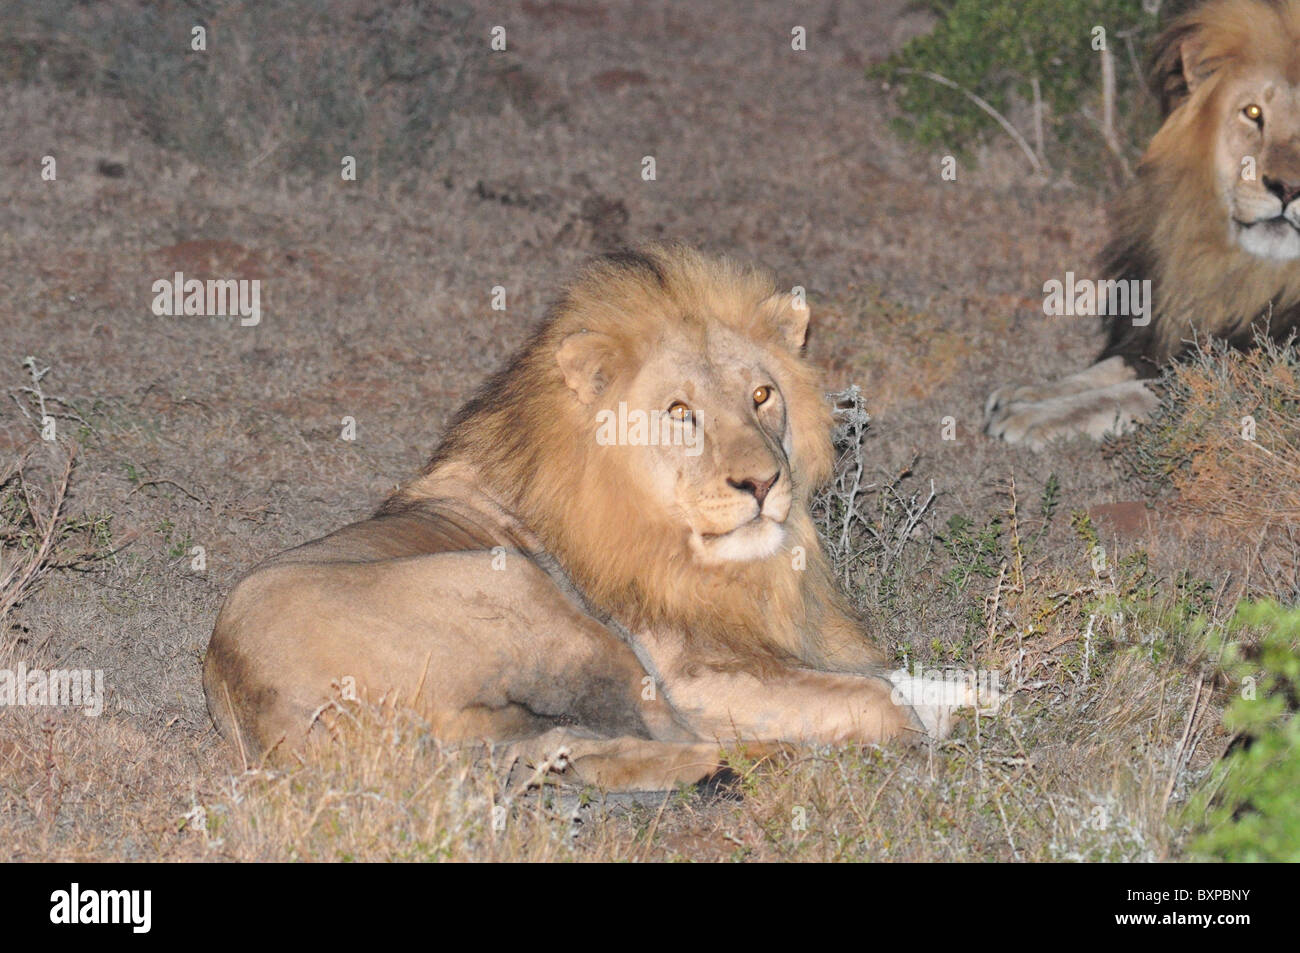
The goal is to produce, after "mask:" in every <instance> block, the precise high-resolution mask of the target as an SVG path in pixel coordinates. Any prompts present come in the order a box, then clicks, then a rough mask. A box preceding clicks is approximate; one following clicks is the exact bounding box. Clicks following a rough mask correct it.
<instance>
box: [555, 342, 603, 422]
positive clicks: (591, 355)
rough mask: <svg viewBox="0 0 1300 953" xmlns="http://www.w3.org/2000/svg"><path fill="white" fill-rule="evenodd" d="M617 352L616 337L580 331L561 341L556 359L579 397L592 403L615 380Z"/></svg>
mask: <svg viewBox="0 0 1300 953" xmlns="http://www.w3.org/2000/svg"><path fill="white" fill-rule="evenodd" d="M614 354H615V345H614V340H613V338H611V337H610V336H609V335H607V334H598V333H596V332H594V331H578V332H576V333H574V334H570V335H569V336H568V337H566V338H565V339H564V340H563V341H561V342H560V347H559V349H558V350H557V351H556V352H555V360H556V362H557V363H558V364H559V365H560V370H561V371H563V372H564V382H565V383H566V384H568V385H569V387H570V388H571V389H572V390H573V392H574V393H575V394H577V395H578V400H580V401H582V402H583V403H584V404H590V403H591V402H592V401H593V400H595V399H596V398H597V397H598V396H599V395H600V393H601V392H602V391H603V390H604V389H605V388H606V387H608V386H609V382H610V381H611V380H612V379H613V376H614Z"/></svg>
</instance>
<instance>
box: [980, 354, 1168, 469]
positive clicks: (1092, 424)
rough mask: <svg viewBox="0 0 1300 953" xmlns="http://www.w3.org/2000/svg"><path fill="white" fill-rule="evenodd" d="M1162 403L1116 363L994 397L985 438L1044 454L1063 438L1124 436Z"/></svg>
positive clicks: (988, 409) (1100, 364)
mask: <svg viewBox="0 0 1300 953" xmlns="http://www.w3.org/2000/svg"><path fill="white" fill-rule="evenodd" d="M1157 403H1158V400H1157V398H1156V396H1155V394H1153V393H1152V392H1151V391H1150V390H1149V389H1148V388H1147V386H1146V385H1145V384H1144V383H1143V382H1142V381H1140V380H1138V379H1137V376H1136V374H1135V373H1134V371H1133V369H1132V368H1130V367H1129V366H1128V365H1127V364H1125V363H1124V360H1123V359H1122V358H1119V357H1111V358H1107V359H1106V360H1104V361H1099V362H1098V363H1096V364H1094V365H1092V366H1091V367H1089V368H1087V369H1086V370H1083V371H1080V372H1079V373H1077V374H1071V375H1070V376H1069V377H1065V378H1062V379H1061V380H1058V381H1054V382H1052V383H1049V384H1044V385H1041V386H1034V387H1016V388H1002V389H999V390H996V391H994V392H993V393H992V394H990V395H989V398H988V401H987V402H986V403H985V406H984V432H985V433H986V434H988V435H989V436H991V437H996V438H998V439H1001V440H1005V441H1006V442H1007V443H1020V444H1025V445H1027V446H1029V447H1031V448H1033V449H1035V450H1041V449H1042V448H1043V447H1044V446H1045V445H1046V444H1047V443H1048V441H1050V440H1053V439H1055V438H1057V437H1068V436H1073V435H1076V434H1086V435H1087V436H1089V437H1091V438H1093V439H1094V440H1098V439H1100V438H1101V437H1102V436H1104V435H1105V434H1108V433H1123V432H1125V431H1127V430H1129V429H1130V428H1131V427H1132V426H1133V425H1134V424H1135V423H1137V422H1138V421H1141V420H1145V419H1146V418H1147V417H1149V416H1150V415H1151V413H1152V411H1154V410H1155V408H1156V404H1157Z"/></svg>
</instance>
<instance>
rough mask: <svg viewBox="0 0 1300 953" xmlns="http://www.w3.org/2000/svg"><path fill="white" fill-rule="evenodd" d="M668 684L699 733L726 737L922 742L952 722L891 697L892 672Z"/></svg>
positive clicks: (704, 675)
mask: <svg viewBox="0 0 1300 953" xmlns="http://www.w3.org/2000/svg"><path fill="white" fill-rule="evenodd" d="M666 687H667V691H668V695H669V701H670V703H671V704H672V705H673V707H674V709H675V710H676V711H677V712H678V713H679V714H680V715H681V717H682V718H683V719H684V720H685V721H686V722H687V724H689V725H690V726H691V728H692V729H693V730H694V731H695V732H696V733H697V734H699V735H700V736H702V737H705V738H715V739H718V740H720V741H723V742H727V741H760V742H762V741H768V742H791V743H810V744H835V743H839V742H853V741H856V742H862V743H866V744H875V743H879V742H883V741H888V740H890V739H895V738H897V739H902V740H909V741H920V740H923V739H924V738H925V737H927V736H931V737H934V736H941V735H942V734H943V733H945V732H946V731H947V729H948V726H949V722H948V721H947V720H943V719H940V718H939V717H937V716H936V717H934V718H931V719H930V720H929V723H927V721H926V720H925V719H923V718H921V717H919V715H918V713H917V712H915V711H913V709H912V708H911V707H910V706H908V705H907V704H905V703H900V702H898V701H897V700H896V699H895V697H893V696H894V691H893V685H892V684H891V682H890V681H889V680H888V679H887V678H884V677H878V676H872V675H844V674H838V673H831V672H817V671H812V670H810V669H797V668H790V669H783V670H782V671H780V672H778V673H775V674H766V675H758V674H749V673H745V672H717V671H708V670H701V671H698V672H696V673H694V674H692V675H688V676H682V677H679V678H676V679H670V680H669V681H668V683H667V686H666Z"/></svg>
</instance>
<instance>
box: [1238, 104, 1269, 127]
mask: <svg viewBox="0 0 1300 953" xmlns="http://www.w3.org/2000/svg"><path fill="white" fill-rule="evenodd" d="M1241 113H1242V115H1243V116H1245V117H1246V118H1247V119H1249V120H1250V121H1251V122H1257V123H1259V124H1260V125H1263V124H1264V110H1262V109H1260V108H1259V106H1257V105H1256V104H1255V103H1251V104H1250V105H1249V106H1247V107H1246V108H1245V109H1243V110H1242V111H1241Z"/></svg>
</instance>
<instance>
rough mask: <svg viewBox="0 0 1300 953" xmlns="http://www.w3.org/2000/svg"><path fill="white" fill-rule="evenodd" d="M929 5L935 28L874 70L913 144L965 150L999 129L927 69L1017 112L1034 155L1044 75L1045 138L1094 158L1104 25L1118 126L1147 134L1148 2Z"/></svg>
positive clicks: (1006, 0) (1018, 0)
mask: <svg viewBox="0 0 1300 953" xmlns="http://www.w3.org/2000/svg"><path fill="white" fill-rule="evenodd" d="M925 5H926V6H928V7H930V8H931V9H932V10H934V12H935V13H936V14H937V15H938V16H939V23H938V25H937V26H936V27H935V29H934V30H933V31H932V32H930V33H928V34H926V35H924V36H919V37H917V38H915V39H914V40H912V41H911V42H909V43H908V44H907V45H906V46H904V47H903V48H902V49H901V50H900V51H899V52H898V53H897V54H895V55H894V56H892V57H890V58H889V59H888V60H886V61H885V62H884V63H882V64H880V65H879V66H877V67H875V68H874V69H873V70H872V72H873V74H874V75H875V76H877V77H878V78H881V79H884V80H887V81H888V82H889V83H890V84H891V86H894V87H897V89H898V96H897V103H898V106H899V108H900V116H899V118H898V119H897V120H896V123H895V124H896V128H897V129H898V131H900V132H901V133H902V134H903V135H905V136H907V137H909V138H911V139H913V140H914V141H916V142H918V143H920V144H922V145H925V146H930V147H935V148H942V149H945V150H948V151H950V152H952V153H954V154H962V153H968V151H969V148H970V146H971V145H973V144H975V143H977V142H980V141H982V140H984V139H986V138H988V137H989V136H990V135H994V134H1000V133H998V126H997V123H996V121H995V120H994V119H993V118H992V117H991V116H990V115H989V114H988V113H987V112H985V111H984V110H982V109H981V108H980V107H979V106H978V105H976V104H975V103H974V102H973V101H972V100H971V99H970V98H969V97H967V96H966V95H964V94H963V93H962V92H960V91H958V90H955V89H951V88H948V87H946V86H943V85H941V84H939V83H938V82H936V81H934V80H933V79H932V78H928V77H926V76H923V75H920V74H921V73H925V72H930V73H936V74H938V75H940V76H942V77H944V78H946V79H948V80H950V81H952V82H953V83H955V84H956V85H957V86H959V87H961V89H963V90H966V91H968V92H970V93H972V94H974V95H976V96H979V97H981V98H982V99H984V100H986V101H987V102H988V103H989V104H990V105H991V106H992V107H993V108H994V109H996V110H997V111H998V112H999V113H1001V114H1002V115H1003V116H1005V117H1018V118H1019V119H1020V120H1021V121H1020V122H1013V125H1016V126H1017V128H1018V129H1019V131H1020V132H1021V134H1022V135H1023V136H1024V138H1025V139H1026V140H1027V141H1028V142H1029V143H1030V145H1031V146H1034V147H1035V151H1037V144H1036V141H1035V140H1036V136H1035V134H1034V131H1033V125H1032V109H1031V107H1032V104H1033V103H1034V102H1035V94H1034V83H1035V81H1037V82H1038V87H1039V90H1038V98H1039V100H1040V101H1041V102H1042V104H1043V107H1044V108H1043V110H1042V113H1041V115H1042V121H1043V127H1044V128H1043V132H1044V137H1043V138H1044V142H1045V144H1052V143H1055V144H1057V145H1058V146H1060V147H1063V149H1074V148H1075V147H1077V146H1080V145H1082V146H1084V149H1085V151H1087V152H1090V153H1094V154H1095V153H1096V152H1097V147H1098V146H1101V145H1102V139H1101V136H1100V133H1099V131H1098V124H1097V120H1098V117H1099V115H1100V111H1101V108H1100V90H1101V65H1100V54H1099V53H1098V52H1097V51H1096V50H1095V49H1094V29H1095V28H1096V27H1102V28H1103V29H1104V30H1105V41H1106V46H1107V48H1108V49H1109V50H1110V51H1111V52H1112V53H1113V54H1114V60H1115V76H1116V91H1117V95H1116V106H1117V115H1116V117H1115V125H1116V129H1117V131H1118V132H1119V133H1120V134H1121V135H1123V136H1124V137H1125V138H1126V139H1127V140H1128V141H1129V143H1130V146H1131V144H1132V143H1133V142H1135V141H1137V140H1139V139H1140V138H1141V135H1142V133H1143V132H1144V131H1145V129H1144V128H1135V127H1143V126H1144V124H1147V125H1149V117H1150V115H1151V114H1152V113H1153V111H1154V110H1153V108H1152V104H1151V103H1149V102H1147V101H1146V100H1147V97H1146V94H1145V93H1144V92H1140V91H1139V90H1140V88H1141V87H1142V76H1141V75H1140V74H1141V68H1140V67H1139V65H1138V64H1139V63H1140V61H1141V58H1142V52H1143V49H1144V46H1145V41H1146V40H1147V39H1149V37H1150V36H1151V35H1152V33H1153V32H1154V29H1155V27H1156V21H1155V18H1154V17H1152V16H1151V15H1149V14H1147V13H1145V12H1144V11H1143V4H1142V2H1141V0H926V3H925ZM1044 151H1047V150H1046V149H1044ZM1062 156H1063V152H1062V153H1058V155H1057V158H1061V157H1062ZM1040 158H1046V157H1044V156H1040ZM1054 164H1055V163H1054ZM1065 164H1067V165H1068V164H1071V163H1069V162H1066V163H1065Z"/></svg>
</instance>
